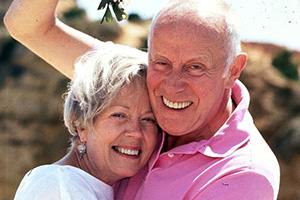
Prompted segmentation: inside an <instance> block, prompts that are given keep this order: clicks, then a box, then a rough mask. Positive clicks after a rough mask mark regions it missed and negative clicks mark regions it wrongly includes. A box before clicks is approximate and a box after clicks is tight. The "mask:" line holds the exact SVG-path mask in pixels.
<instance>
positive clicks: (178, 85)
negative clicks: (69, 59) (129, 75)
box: [147, 20, 229, 137]
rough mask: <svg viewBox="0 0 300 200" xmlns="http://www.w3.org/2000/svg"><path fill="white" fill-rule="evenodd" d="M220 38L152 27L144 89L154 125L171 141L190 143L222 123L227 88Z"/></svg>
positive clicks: (173, 26) (176, 25)
mask: <svg viewBox="0 0 300 200" xmlns="http://www.w3.org/2000/svg"><path fill="white" fill-rule="evenodd" d="M166 21H167V20H166ZM222 38H223V36H222V35H221V34H217V33H215V32H214V31H212V29H210V30H208V29H206V28H205V27H199V26H197V25H195V23H194V22H189V21H176V22H173V23H172V22H166V23H163V22H162V23H157V24H156V26H155V28H154V30H153V32H152V34H151V40H150V45H149V70H148V75H147V84H148V90H149V96H150V101H151V104H152V108H153V111H154V114H155V116H156V119H157V121H158V123H159V125H160V126H161V127H162V129H163V130H164V131H166V132H167V133H169V134H170V135H173V136H182V135H190V136H191V137H193V134H198V135H199V131H200V130H207V129H209V130H211V129H212V130H213V129H214V128H216V127H217V126H218V124H219V122H220V121H222V120H224V112H225V109H226V106H227V102H228V101H227V100H228V99H227V97H228V91H229V90H228V89H229V87H228V84H227V77H223V75H224V72H225V67H226V66H225V65H226V56H225V54H226V52H224V51H223V50H222V48H223V43H222V42H221V41H222ZM204 134H205V133H204Z"/></svg>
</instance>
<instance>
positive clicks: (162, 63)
mask: <svg viewBox="0 0 300 200" xmlns="http://www.w3.org/2000/svg"><path fill="white" fill-rule="evenodd" d="M156 64H158V65H167V63H166V62H163V61H158V62H156Z"/></svg>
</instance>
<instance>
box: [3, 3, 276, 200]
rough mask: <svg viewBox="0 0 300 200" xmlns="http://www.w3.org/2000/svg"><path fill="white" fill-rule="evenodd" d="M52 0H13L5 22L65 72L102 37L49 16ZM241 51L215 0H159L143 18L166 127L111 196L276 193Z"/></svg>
mask: <svg viewBox="0 0 300 200" xmlns="http://www.w3.org/2000/svg"><path fill="white" fill-rule="evenodd" d="M57 1H58V0H43V1H40V0H15V1H14V3H13V4H12V6H11V8H10V10H9V11H8V13H7V15H6V17H5V24H6V26H7V27H8V30H9V31H10V33H11V34H12V36H14V37H15V38H16V39H17V40H19V41H20V42H22V43H23V44H24V45H26V46H27V47H28V48H30V49H31V50H32V51H34V52H35V53H36V54H38V55H40V56H41V57H42V58H44V59H45V60H46V61H48V62H49V63H50V64H52V65H53V66H54V67H56V68H57V69H58V70H60V71H61V72H62V73H64V74H65V75H67V76H68V77H71V76H72V72H73V63H74V61H75V59H76V58H77V57H78V56H80V55H81V54H83V53H84V52H86V51H88V50H91V49H92V48H98V49H101V46H102V45H104V43H103V42H100V41H96V40H95V39H93V38H91V37H89V36H87V35H85V34H83V33H81V32H78V31H76V30H74V29H72V28H70V27H67V26H66V25H64V24H62V23H61V22H60V21H58V20H57V19H56V18H55V17H54V12H55V7H56V4H57ZM36 8H38V9H36ZM25 22H26V23H25ZM41 44H43V45H41ZM246 60H247V55H246V54H244V53H241V52H240V40H239V33H238V29H237V27H236V24H235V18H234V15H233V13H232V12H231V11H230V9H229V8H228V6H227V5H226V4H225V3H224V2H222V1H221V0H220V1H218V0H209V1H208V0H186V1H180V0H169V1H166V3H165V4H164V6H162V9H161V10H160V11H159V12H158V14H157V15H156V17H155V18H154V20H153V23H152V26H151V30H150V35H149V69H148V75H147V84H148V91H149V96H150V101H151V105H152V107H153V110H154V113H155V116H156V118H157V121H158V123H159V125H160V126H161V128H162V129H163V130H164V133H165V134H164V137H163V138H162V141H161V145H160V148H159V149H157V151H156V152H155V153H154V154H153V156H152V158H151V159H150V161H149V164H148V167H147V168H145V169H144V170H141V171H140V172H139V173H138V174H137V175H135V176H134V177H132V178H128V179H124V180H123V181H121V182H120V183H119V184H117V185H116V186H115V188H116V191H117V193H116V199H126V200H127V199H205V200H211V199H228V200H229V199H230V200H232V199H239V200H240V199H261V200H269V199H270V200H272V199H276V197H277V194H278V188H279V166H278V163H277V160H276V158H275V156H274V154H273V153H272V151H271V150H270V148H269V147H268V145H267V144H266V142H265V141H264V140H263V138H262V136H261V135H260V133H259V131H258V130H257V129H256V127H255V125H254V124H253V120H252V117H251V115H250V114H249V112H248V105H249V94H248V91H247V89H246V88H245V86H244V85H243V84H242V83H241V82H240V81H238V80H237V79H238V78H239V75H240V73H241V71H242V70H243V68H244V66H245V64H246Z"/></svg>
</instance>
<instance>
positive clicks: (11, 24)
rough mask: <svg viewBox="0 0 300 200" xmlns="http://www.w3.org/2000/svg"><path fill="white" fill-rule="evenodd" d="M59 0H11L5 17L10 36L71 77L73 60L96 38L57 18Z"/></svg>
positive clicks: (91, 44) (88, 48) (85, 50)
mask: <svg viewBox="0 0 300 200" xmlns="http://www.w3.org/2000/svg"><path fill="white" fill-rule="evenodd" d="M57 4H58V0H14V1H13V3H12V4H11V6H10V8H9V10H8V11H7V13H6V15H5V17H4V24H5V26H6V27H7V30H8V31H9V33H10V34H11V36H12V37H13V38H15V39H16V40H18V41H19V42H20V43H22V44H23V45H25V46H26V47H27V48H29V49H30V50H31V51H33V52H34V53H35V54H37V55H38V56H40V57H41V58H43V59H44V60H45V61H46V62H48V63H49V64H51V65H52V66H53V67H55V68H56V69H57V70H59V71H60V72H61V73H63V74H64V75H66V76H67V77H69V78H71V77H72V75H73V70H74V62H75V60H76V59H77V58H78V57H79V56H81V55H83V54H84V53H85V52H87V51H89V50H91V48H92V46H93V44H94V42H95V39H94V38H93V37H91V36H89V35H87V34H84V33H82V32H80V31H78V30H75V29H73V28H71V27H69V26H67V25H66V24H64V23H62V22H61V21H59V20H58V19H57V18H56V14H55V9H56V6H57Z"/></svg>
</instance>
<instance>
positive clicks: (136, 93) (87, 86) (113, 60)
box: [15, 43, 158, 200]
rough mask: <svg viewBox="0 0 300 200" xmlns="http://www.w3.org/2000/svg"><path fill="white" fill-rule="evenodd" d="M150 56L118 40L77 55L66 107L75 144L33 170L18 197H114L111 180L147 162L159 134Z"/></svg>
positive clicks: (24, 181)
mask: <svg viewBox="0 0 300 200" xmlns="http://www.w3.org/2000/svg"><path fill="white" fill-rule="evenodd" d="M106 45H107V46H110V45H111V44H110V43H107V44H106ZM119 52H122V54H119ZM146 59H147V58H146V57H145V54H144V53H142V52H140V51H138V50H136V49H133V48H129V47H122V46H118V48H109V49H105V48H104V49H102V50H101V51H92V52H88V53H86V54H85V55H84V56H82V57H81V58H80V59H79V60H78V61H77V63H76V64H75V74H74V78H73V80H72V81H71V83H70V85H69V91H68V95H67V97H66V100H65V110H64V121H65V125H66V126H67V128H68V130H69V132H70V133H71V134H72V135H73V138H72V147H71V150H70V151H69V153H68V154H67V155H66V156H64V157H63V158H62V159H61V160H59V161H58V162H56V163H54V164H52V165H43V166H39V167H37V168H35V169H33V170H31V171H29V172H28V173H27V174H26V175H25V177H24V179H23V180H22V182H21V184H20V186H19V188H18V190H17V193H16V196H15V199H30V200H34V199H56V200H57V199H63V200H67V199H72V200H74V199H89V200H92V199H113V189H112V187H111V185H112V184H114V183H115V182H116V181H118V180H120V179H122V178H125V177H130V176H133V175H134V174H135V173H137V172H138V171H139V170H140V169H142V168H143V167H144V166H145V164H146V163H147V161H148V159H149V158H150V156H151V154H152V152H153V150H154V148H155V145H156V142H157V137H158V127H157V125H156V121H155V118H154V115H153V112H152V109H151V106H150V102H149V97H148V93H147V89H146V85H145V76H146V64H145V63H146V62H145V60H146Z"/></svg>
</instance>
